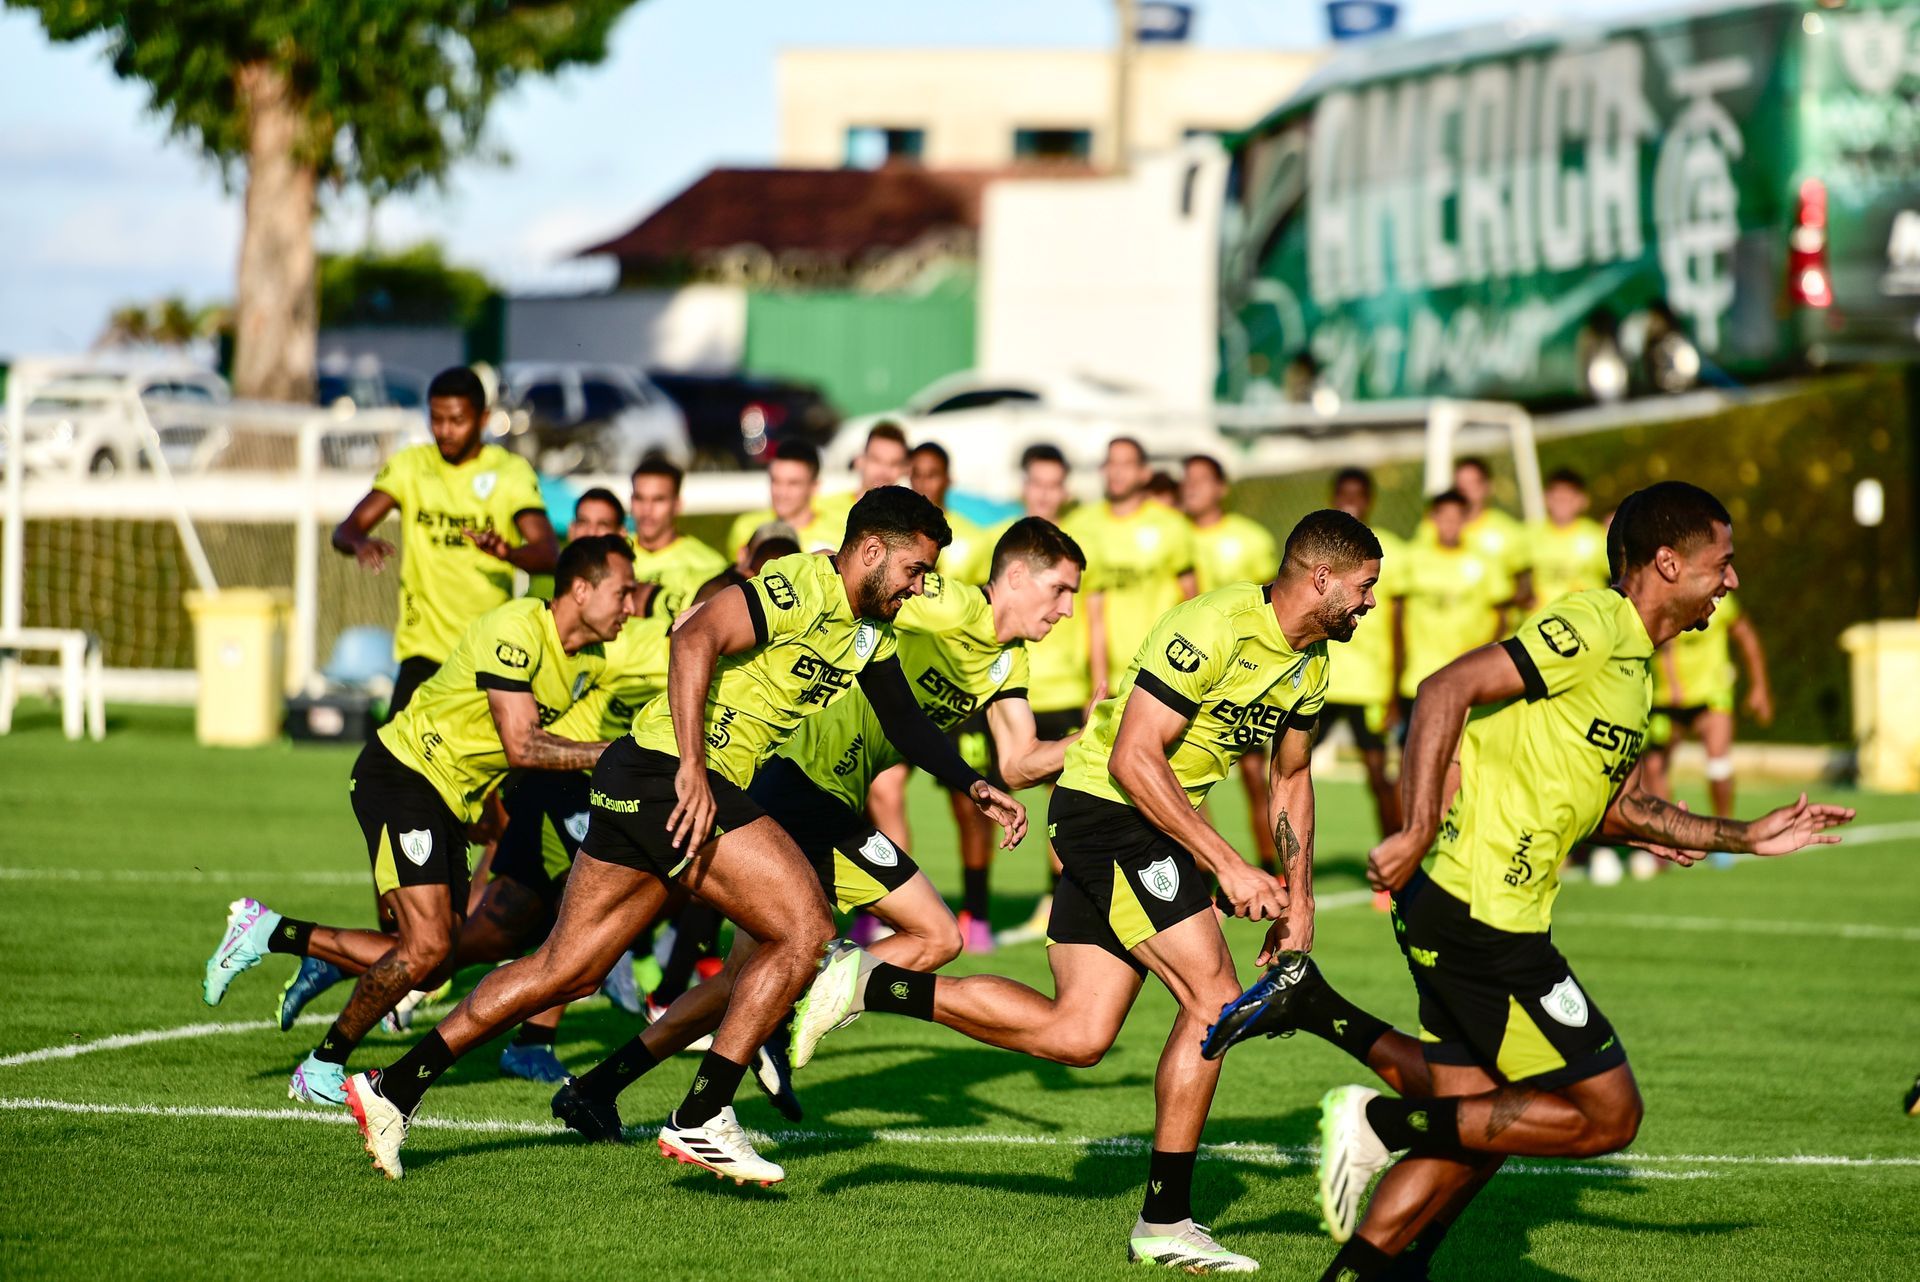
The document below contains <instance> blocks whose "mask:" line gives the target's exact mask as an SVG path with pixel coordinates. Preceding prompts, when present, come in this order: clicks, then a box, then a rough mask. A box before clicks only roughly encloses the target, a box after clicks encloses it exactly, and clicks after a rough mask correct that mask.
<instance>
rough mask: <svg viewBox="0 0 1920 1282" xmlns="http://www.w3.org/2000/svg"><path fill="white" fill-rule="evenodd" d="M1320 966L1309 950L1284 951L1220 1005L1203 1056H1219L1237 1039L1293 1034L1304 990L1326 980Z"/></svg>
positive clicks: (1209, 1031)
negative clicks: (1244, 990) (1271, 964)
mask: <svg viewBox="0 0 1920 1282" xmlns="http://www.w3.org/2000/svg"><path fill="white" fill-rule="evenodd" d="M1325 983H1326V981H1325V980H1324V979H1321V978H1320V970H1319V968H1318V967H1316V966H1315V965H1314V964H1313V961H1312V959H1311V958H1309V957H1308V956H1307V955H1306V954H1305V953H1282V954H1280V960H1279V961H1278V962H1276V963H1275V964H1274V966H1273V969H1271V970H1269V971H1268V972H1267V973H1266V974H1264V975H1262V976H1261V977H1260V978H1259V979H1257V980H1255V981H1254V982H1253V987H1251V988H1249V989H1247V991H1246V992H1244V993H1242V994H1240V995H1239V996H1238V997H1236V998H1234V999H1233V1000H1232V1001H1230V1002H1228V1003H1227V1004H1226V1005H1225V1006H1222V1007H1221V1008H1220V1019H1219V1021H1218V1022H1216V1023H1215V1024H1214V1025H1213V1026H1212V1027H1211V1028H1209V1029H1207V1037H1206V1040H1205V1041H1203V1042H1201V1043H1200V1055H1201V1057H1202V1058H1203V1059H1219V1058H1220V1057H1221V1056H1222V1055H1225V1054H1226V1053H1227V1048H1228V1047H1230V1046H1232V1045H1233V1044H1234V1043H1236V1042H1241V1041H1245V1040H1246V1039H1247V1038H1249V1037H1257V1036H1259V1035H1260V1034H1262V1033H1264V1034H1266V1035H1267V1036H1268V1037H1290V1036H1292V1035H1293V1033H1294V1031H1295V1030H1296V1029H1298V1028H1299V1027H1300V1025H1299V1023H1298V1022H1297V1020H1296V1019H1295V1017H1294V1008H1295V1006H1296V1004H1297V1003H1298V999H1299V997H1300V994H1301V993H1302V991H1304V990H1305V989H1308V988H1311V987H1313V986H1315V985H1320V984H1325Z"/></svg>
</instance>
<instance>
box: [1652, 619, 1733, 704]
mask: <svg viewBox="0 0 1920 1282" xmlns="http://www.w3.org/2000/svg"><path fill="white" fill-rule="evenodd" d="M1739 617H1740V602H1739V601H1738V600H1736V599H1735V598H1734V596H1733V594H1732V593H1728V594H1727V595H1726V596H1723V597H1721V598H1720V603H1719V604H1718V605H1716V606H1714V608H1713V615H1712V617H1711V618H1709V619H1708V620H1707V626H1706V629H1705V630H1704V631H1700V632H1682V633H1681V634H1680V635H1679V636H1677V637H1675V638H1674V639H1673V640H1671V641H1669V642H1667V644H1666V645H1665V646H1664V647H1662V652H1661V654H1660V656H1659V657H1658V658H1656V659H1655V660H1654V661H1653V702H1654V706H1655V707H1659V708H1713V709H1715V710H1717V711H1720V712H1731V711H1733V695H1734V688H1735V684H1736V682H1737V681H1738V676H1737V675H1736V673H1735V672H1734V667H1733V644H1732V643H1733V633H1732V629H1733V625H1734V622H1735V620H1737V619H1738V618H1739ZM1669 666H1671V668H1672V673H1671V675H1669V672H1668V668H1669Z"/></svg>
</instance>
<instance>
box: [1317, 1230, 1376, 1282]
mask: <svg viewBox="0 0 1920 1282" xmlns="http://www.w3.org/2000/svg"><path fill="white" fill-rule="evenodd" d="M1392 1265H1393V1257H1392V1256H1391V1255H1388V1254H1387V1253H1386V1252H1385V1251H1382V1250H1381V1249H1380V1248H1379V1247H1377V1246H1375V1245H1374V1244H1373V1243H1371V1242H1369V1241H1367V1240H1366V1239H1365V1238H1363V1237H1356V1238H1353V1239H1351V1240H1349V1241H1348V1243H1347V1244H1346V1245H1345V1246H1343V1247H1341V1248H1340V1254H1338V1255H1336V1256H1334V1257H1333V1263H1332V1264H1329V1265H1328V1266H1327V1271H1326V1272H1325V1273H1322V1274H1321V1275H1320V1282H1347V1280H1348V1279H1349V1278H1351V1279H1353V1280H1354V1282H1368V1279H1370V1278H1378V1277H1383V1276H1385V1274H1386V1271H1387V1269H1389V1268H1390V1267H1392Z"/></svg>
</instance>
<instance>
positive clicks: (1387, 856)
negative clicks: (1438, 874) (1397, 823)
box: [1367, 828, 1429, 890]
mask: <svg viewBox="0 0 1920 1282" xmlns="http://www.w3.org/2000/svg"><path fill="white" fill-rule="evenodd" d="M1428 845H1429V842H1427V841H1426V840H1425V839H1423V838H1422V837H1420V835H1419V834H1418V833H1415V832H1413V831H1412V830H1411V829H1407V828H1402V829H1401V830H1400V831H1399V832H1396V833H1393V834H1392V835H1390V836H1389V837H1388V838H1387V839H1386V840H1385V841H1383V842H1381V843H1380V844H1379V845H1377V846H1375V847H1374V848H1373V850H1372V851H1371V852H1369V853H1368V855H1367V884H1368V885H1370V886H1372V887H1373V888H1374V889H1375V890H1398V889H1400V888H1401V887H1402V886H1404V885H1406V884H1407V882H1408V880H1410V879H1411V878H1412V876H1413V871H1414V869H1416V868H1418V867H1419V866H1420V861H1421V860H1422V859H1424V858H1426V855H1427V846H1428Z"/></svg>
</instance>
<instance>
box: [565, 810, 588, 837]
mask: <svg viewBox="0 0 1920 1282" xmlns="http://www.w3.org/2000/svg"><path fill="white" fill-rule="evenodd" d="M591 818H593V816H592V815H591V814H590V813H589V812H587V811H585V810H582V811H581V812H580V813H579V814H577V815H568V816H567V817H566V818H565V819H563V820H561V821H560V826H561V827H562V828H565V829H566V830H567V836H569V837H571V838H573V839H574V841H575V842H576V843H577V842H582V841H585V840H586V839H587V821H588V820H590V819H591Z"/></svg>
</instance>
